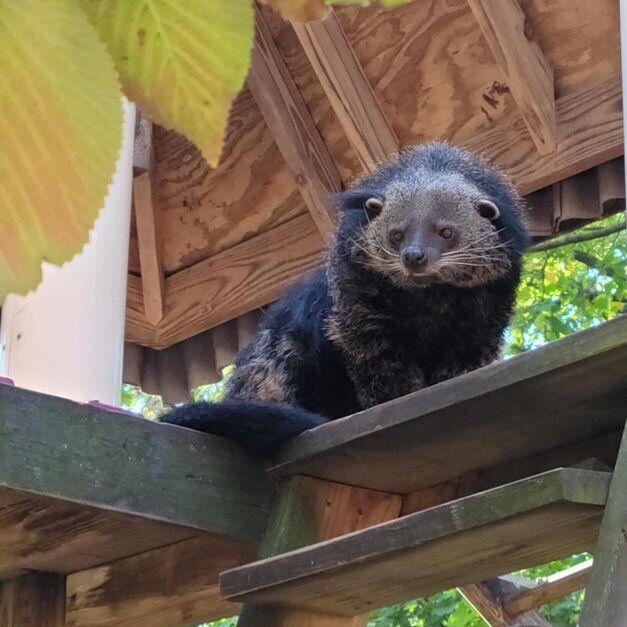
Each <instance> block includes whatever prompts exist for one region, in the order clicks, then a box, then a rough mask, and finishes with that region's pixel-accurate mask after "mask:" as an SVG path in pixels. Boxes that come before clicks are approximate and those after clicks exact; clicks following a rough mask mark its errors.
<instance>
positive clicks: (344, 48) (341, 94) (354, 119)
mask: <svg viewBox="0 0 627 627" xmlns="http://www.w3.org/2000/svg"><path fill="white" fill-rule="evenodd" d="M292 26H293V27H294V31H295V32H296V35H297V36H298V39H299V41H300V43H301V45H302V46H303V50H304V51H305V54H306V55H307V58H308V59H309V62H310V63H311V65H312V67H313V69H314V71H315V72H316V76H317V77H318V80H319V81H320V84H321V85H322V88H323V89H324V92H325V94H326V95H327V98H328V99H329V102H330V103H331V106H332V107H333V110H334V111H335V114H336V115H337V119H338V121H339V123H340V124H341V125H342V128H343V129H344V132H345V133H346V137H347V139H348V141H349V142H350V144H351V146H352V147H353V150H355V152H356V153H357V156H358V157H359V161H360V162H361V165H362V166H363V168H364V169H365V170H369V171H372V170H374V169H375V168H376V167H377V166H378V164H380V163H381V162H383V161H385V160H387V159H388V158H390V157H391V156H392V155H394V154H395V153H396V152H398V150H399V148H400V145H399V142H398V139H397V137H396V134H395V133H394V130H393V129H392V126H391V125H390V123H389V122H388V119H387V117H386V116H385V113H384V112H383V110H382V109H381V105H380V104H379V102H378V101H377V98H376V96H375V94H374V91H373V90H372V87H371V86H370V82H369V81H368V79H367V78H366V75H365V74H364V70H363V68H362V66H361V63H359V61H358V60H357V57H356V56H355V52H354V50H353V49H352V47H351V45H350V43H349V41H348V39H347V37H346V33H345V32H344V29H343V28H342V25H341V24H340V22H339V20H338V18H337V15H336V14H335V12H334V11H333V9H331V10H330V11H329V13H328V14H327V16H326V17H325V18H324V19H322V20H317V21H312V22H305V23H298V22H294V23H293V24H292Z"/></svg>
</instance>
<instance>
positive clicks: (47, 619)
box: [0, 573, 65, 627]
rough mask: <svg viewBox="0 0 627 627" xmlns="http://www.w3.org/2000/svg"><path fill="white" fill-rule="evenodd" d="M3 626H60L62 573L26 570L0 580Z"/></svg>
mask: <svg viewBox="0 0 627 627" xmlns="http://www.w3.org/2000/svg"><path fill="white" fill-rule="evenodd" d="M0 625H2V627H63V626H64V625H65V577H64V576H63V575H56V574H51V573H29V574H27V575H22V576H21V577H15V578H14V579H9V580H7V581H3V582H0Z"/></svg>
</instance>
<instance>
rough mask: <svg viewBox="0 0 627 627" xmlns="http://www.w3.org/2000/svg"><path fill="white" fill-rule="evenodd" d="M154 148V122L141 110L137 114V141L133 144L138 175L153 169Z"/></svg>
mask: <svg viewBox="0 0 627 627" xmlns="http://www.w3.org/2000/svg"><path fill="white" fill-rule="evenodd" d="M153 157H154V149H153V144H152V122H151V121H150V120H149V119H148V118H146V117H144V116H143V115H142V114H141V112H140V111H137V112H136V116H135V142H134V144H133V173H134V175H135V176H138V175H139V174H141V173H142V172H148V171H150V170H152V162H153Z"/></svg>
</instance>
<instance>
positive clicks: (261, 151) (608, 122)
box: [127, 0, 623, 348]
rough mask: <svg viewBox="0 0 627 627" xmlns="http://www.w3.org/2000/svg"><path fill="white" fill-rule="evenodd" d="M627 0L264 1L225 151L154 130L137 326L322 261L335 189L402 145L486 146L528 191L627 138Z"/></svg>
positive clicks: (213, 313)
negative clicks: (295, 13) (298, 16)
mask: <svg viewBox="0 0 627 627" xmlns="http://www.w3.org/2000/svg"><path fill="white" fill-rule="evenodd" d="M619 73H620V39H619V16H618V1H617V0H596V1H595V2H589V0H445V1H443V0H414V1H413V2H410V3H408V4H406V5H403V6H399V7H396V8H394V9H382V8H381V7H378V6H372V7H367V8H357V7H348V8H346V7H343V8H338V9H337V10H336V11H335V12H333V13H331V14H330V15H329V16H328V17H327V18H326V19H325V20H324V21H321V22H312V23H308V24H306V25H294V26H292V25H291V24H289V23H286V22H284V21H282V20H281V19H280V18H279V17H278V16H277V15H275V14H274V13H272V12H271V11H270V10H267V9H265V8H263V9H260V10H259V11H258V13H257V36H256V45H255V48H254V50H253V60H252V68H251V73H250V76H249V79H248V81H247V85H246V87H245V88H244V89H243V90H242V92H241V93H240V94H239V96H238V97H237V99H236V100H235V102H234V103H233V107H232V111H231V117H230V123H229V130H228V135H227V141H226V145H225V148H224V152H223V156H222V160H221V163H220V165H219V166H218V167H217V168H216V169H211V168H209V167H208V165H207V164H206V162H205V161H204V159H203V158H202V156H201V154H200V153H199V151H198V150H197V149H196V148H195V147H194V146H193V145H191V144H190V143H189V142H187V141H186V140H185V139H184V138H182V137H181V136H179V135H177V134H176V133H174V132H172V131H167V130H164V129H161V128H158V127H155V128H154V130H153V139H152V147H153V151H154V152H153V155H154V156H153V160H152V166H151V168H150V170H149V171H148V172H147V173H145V174H143V175H141V177H143V178H141V177H139V178H137V179H136V180H135V183H136V184H135V214H136V224H134V227H133V232H132V237H131V248H130V260H129V292H128V304H127V339H128V341H130V342H134V343H138V344H143V345H145V346H151V347H154V348H165V347H167V346H170V345H172V344H174V343H176V342H179V341H181V340H183V339H186V338H189V337H191V336H193V335H195V334H197V333H200V332H202V331H204V330H206V329H208V328H211V327H213V326H216V325H218V324H221V323H223V322H226V321H228V320H230V319H232V318H235V317H237V316H239V315H241V314H243V313H245V312H247V311H250V310H252V309H255V308H257V307H259V306H262V305H264V304H267V303H268V302H270V301H272V300H273V299H275V298H276V297H277V296H278V295H279V294H280V293H281V292H282V291H283V290H284V289H285V287H286V286H287V285H289V284H290V283H292V282H293V281H294V280H296V279H297V278H298V277H300V276H301V275H302V274H303V273H304V272H306V271H308V270H310V269H311V268H313V267H315V266H316V265H318V264H319V263H320V261H321V258H322V255H323V250H324V245H325V241H327V240H328V239H329V237H330V236H331V234H332V232H333V223H334V213H333V209H332V206H331V203H329V200H328V199H329V196H330V195H331V194H332V193H333V192H335V191H337V190H339V189H341V188H342V187H344V186H345V185H346V184H348V183H350V181H351V180H353V179H355V178H356V177H358V176H359V175H361V174H362V173H364V172H365V171H368V170H370V169H372V168H373V167H375V165H376V163H377V162H379V161H381V160H383V159H385V158H386V157H387V156H388V155H390V154H392V153H394V152H395V151H396V150H397V149H399V148H402V147H404V146H409V145H412V144H416V143H420V142H423V141H425V140H429V139H447V140H449V141H451V142H453V143H456V144H461V145H465V146H468V147H470V148H472V149H475V150H478V151H480V152H483V153H485V154H486V155H487V156H488V157H489V158H490V159H491V160H493V161H494V162H495V163H497V164H498V165H500V166H501V167H502V168H504V169H505V170H506V171H507V172H508V173H509V175H510V176H511V177H512V178H513V180H514V182H515V183H516V184H517V185H518V187H519V189H520V190H521V192H522V193H523V194H529V193H531V192H533V191H535V190H538V189H540V188H543V187H546V186H549V185H551V184H553V183H555V182H556V181H560V180H562V179H565V178H567V177H569V176H572V175H574V174H576V173H578V172H581V171H582V170H585V169H587V168H590V167H592V166H595V165H597V164H599V163H603V162H605V161H608V160H609V159H612V158H614V157H616V156H618V155H620V154H622V153H623V136H622V113H621V83H620V75H619Z"/></svg>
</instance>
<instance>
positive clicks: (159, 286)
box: [133, 172, 165, 325]
mask: <svg viewBox="0 0 627 627" xmlns="http://www.w3.org/2000/svg"><path fill="white" fill-rule="evenodd" d="M133 203H134V208H135V222H136V225H137V245H138V247H139V262H140V266H141V282H142V295H143V298H144V315H145V317H146V321H147V322H148V323H149V324H152V325H156V324H157V323H158V322H159V321H160V320H161V318H163V307H164V279H165V277H164V274H163V265H162V263H161V240H160V238H159V226H158V216H157V215H156V207H155V205H154V203H153V195H152V178H151V174H150V172H144V173H143V174H140V175H139V176H136V177H135V178H134V179H133Z"/></svg>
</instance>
